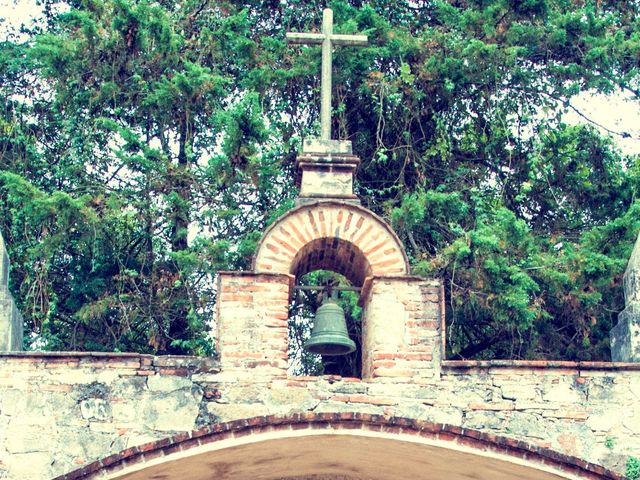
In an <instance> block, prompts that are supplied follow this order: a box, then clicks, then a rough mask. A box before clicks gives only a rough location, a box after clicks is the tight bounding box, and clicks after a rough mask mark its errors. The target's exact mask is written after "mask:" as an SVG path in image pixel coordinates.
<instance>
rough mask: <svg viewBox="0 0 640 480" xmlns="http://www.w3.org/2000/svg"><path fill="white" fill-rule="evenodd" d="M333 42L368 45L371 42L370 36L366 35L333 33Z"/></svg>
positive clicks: (337, 43)
mask: <svg viewBox="0 0 640 480" xmlns="http://www.w3.org/2000/svg"><path fill="white" fill-rule="evenodd" d="M331 42H332V43H335V44H336V45H353V46H366V45H368V43H369V37H367V36H366V35H340V34H334V35H331Z"/></svg>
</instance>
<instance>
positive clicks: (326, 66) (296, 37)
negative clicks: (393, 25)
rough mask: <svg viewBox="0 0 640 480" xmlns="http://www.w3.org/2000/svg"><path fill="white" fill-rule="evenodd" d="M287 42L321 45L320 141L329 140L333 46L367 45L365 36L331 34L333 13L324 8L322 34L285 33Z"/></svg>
mask: <svg viewBox="0 0 640 480" xmlns="http://www.w3.org/2000/svg"><path fill="white" fill-rule="evenodd" d="M287 40H288V41H289V43H294V44H308V45H320V44H322V75H321V102H320V125H321V128H322V134H321V136H320V138H321V139H322V140H331V60H332V58H331V55H332V49H333V45H353V46H364V45H367V42H368V39H367V36H366V35H338V34H334V33H333V11H332V10H331V9H330V8H325V9H324V10H323V12H322V33H292V32H288V33H287Z"/></svg>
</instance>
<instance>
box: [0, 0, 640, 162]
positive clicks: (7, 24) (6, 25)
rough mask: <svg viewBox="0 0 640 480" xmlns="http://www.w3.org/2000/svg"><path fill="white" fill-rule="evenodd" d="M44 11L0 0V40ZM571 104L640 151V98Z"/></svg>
mask: <svg viewBox="0 0 640 480" xmlns="http://www.w3.org/2000/svg"><path fill="white" fill-rule="evenodd" d="M39 14H40V8H39V7H38V6H37V5H36V1H35V0H0V41H2V40H4V39H5V38H6V35H7V33H8V31H9V29H10V28H11V27H13V28H17V27H19V26H20V25H21V24H23V23H27V24H29V23H31V22H32V19H33V18H35V17H37V16H38V15H39ZM571 104H572V105H573V106H574V107H575V108H576V109H577V110H579V111H580V112H581V113H582V114H584V115H585V116H586V117H588V118H589V119H591V120H592V121H593V122H595V123H597V124H599V125H601V126H602V127H604V128H600V130H601V131H602V132H603V133H606V131H607V130H609V131H612V132H618V133H623V132H626V133H627V134H628V135H629V137H627V138H623V137H622V136H621V135H612V137H613V139H614V141H615V142H616V144H617V145H618V147H619V148H620V150H621V151H622V153H624V154H627V155H640V121H639V120H640V101H638V100H636V101H631V100H629V99H628V98H627V96H625V95H623V94H618V95H609V96H606V95H593V94H590V93H583V94H581V95H578V96H577V97H574V98H573V99H572V101H571ZM563 118H564V120H565V121H566V122H567V123H570V124H578V123H588V122H587V121H586V120H585V119H584V118H583V117H581V116H580V115H579V114H577V113H576V112H574V111H571V110H569V111H568V112H567V114H566V115H565V116H564V117H563Z"/></svg>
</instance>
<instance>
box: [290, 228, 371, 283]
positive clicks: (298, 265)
mask: <svg viewBox="0 0 640 480" xmlns="http://www.w3.org/2000/svg"><path fill="white" fill-rule="evenodd" d="M290 268H291V270H290V272H289V273H291V274H292V275H293V276H294V277H296V278H301V277H302V276H304V275H305V274H307V273H309V272H313V271H314V270H330V271H332V272H336V273H339V274H341V275H344V277H345V278H346V279H347V280H349V282H350V283H351V285H354V286H357V287H362V285H363V284H364V280H365V278H367V277H368V276H370V275H371V264H370V263H369V261H368V260H367V257H366V256H365V255H364V253H363V252H362V250H360V249H359V248H358V247H357V246H356V245H354V244H353V243H350V242H348V241H346V240H343V239H341V238H337V237H329V238H318V239H315V240H312V241H311V242H309V243H307V244H306V245H305V246H304V247H302V248H301V249H300V250H298V253H297V254H296V256H295V257H294V258H293V261H292V262H291V267H290Z"/></svg>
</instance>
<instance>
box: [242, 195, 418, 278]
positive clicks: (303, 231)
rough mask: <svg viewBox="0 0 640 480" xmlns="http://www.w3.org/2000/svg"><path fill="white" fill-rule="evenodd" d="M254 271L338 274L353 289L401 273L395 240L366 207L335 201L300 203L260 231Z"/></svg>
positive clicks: (403, 259) (402, 257) (404, 269)
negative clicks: (373, 278)
mask: <svg viewBox="0 0 640 480" xmlns="http://www.w3.org/2000/svg"><path fill="white" fill-rule="evenodd" d="M253 269H254V270H255V271H256V272H271V273H286V274H293V275H299V274H304V273H307V272H309V271H311V269H324V270H333V271H338V273H341V274H343V275H344V276H345V277H347V278H348V279H349V281H351V283H352V284H354V285H358V286H360V285H362V283H363V282H364V279H365V278H366V277H368V276H371V275H376V276H393V275H407V274H408V273H409V261H408V259H407V255H406V253H405V251H404V247H403V246H402V243H401V242H400V239H399V238H398V236H397V235H396V234H395V232H394V231H393V230H392V229H391V227H390V226H389V225H388V224H387V223H385V222H384V221H383V220H382V219H381V218H380V217H378V216H377V215H375V214H374V213H373V212H371V211H369V210H367V209H366V208H363V207H360V206H357V205H353V204H349V203H344V202H337V201H322V202H315V203H313V204H308V205H301V206H299V207H297V208H294V209H293V210H290V211H289V212H287V213H286V214H285V215H283V216H282V217H280V218H279V219H278V220H277V221H276V222H275V223H273V224H272V225H271V226H270V227H269V228H268V229H267V230H266V231H265V233H264V235H263V236H262V239H261V240H260V243H259V244H258V248H257V250H256V254H255V256H254V261H253Z"/></svg>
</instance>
